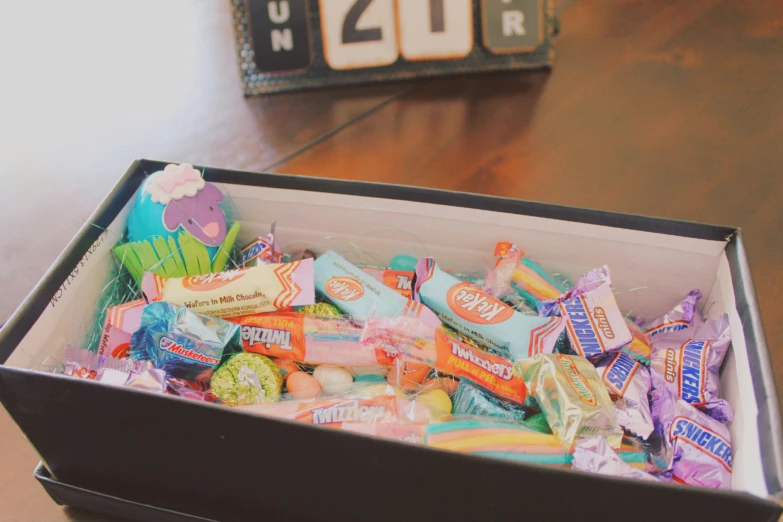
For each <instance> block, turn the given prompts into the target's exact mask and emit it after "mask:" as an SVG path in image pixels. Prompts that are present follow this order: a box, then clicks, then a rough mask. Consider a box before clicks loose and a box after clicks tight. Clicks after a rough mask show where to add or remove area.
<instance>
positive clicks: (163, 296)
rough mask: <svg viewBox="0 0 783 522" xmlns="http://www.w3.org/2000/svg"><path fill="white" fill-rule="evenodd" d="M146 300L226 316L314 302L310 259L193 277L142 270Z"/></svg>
mask: <svg viewBox="0 0 783 522" xmlns="http://www.w3.org/2000/svg"><path fill="white" fill-rule="evenodd" d="M142 291H143V292H144V295H145V296H146V298H147V300H148V301H150V302H152V301H166V302H169V303H172V304H176V305H180V306H184V307H186V308H188V309H189V310H191V311H193V312H196V313H199V314H203V315H209V316H212V317H218V318H222V319H227V318H230V317H239V316H243V315H250V314H257V313H262V312H275V311H277V310H282V309H285V308H288V307H290V306H301V305H308V304H313V303H315V287H314V284H313V261H312V259H303V260H301V261H294V262H292V263H275V264H269V265H259V266H253V267H249V268H241V269H238V270H227V271H224V272H214V273H211V274H203V275H196V276H186V277H178V278H171V279H164V278H162V277H160V276H158V275H155V274H152V273H149V272H148V273H145V274H144V280H143V281H142Z"/></svg>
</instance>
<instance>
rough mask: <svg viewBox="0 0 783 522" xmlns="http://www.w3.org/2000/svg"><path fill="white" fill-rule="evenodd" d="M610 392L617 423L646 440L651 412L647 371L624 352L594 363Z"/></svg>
mask: <svg viewBox="0 0 783 522" xmlns="http://www.w3.org/2000/svg"><path fill="white" fill-rule="evenodd" d="M596 369H597V370H598V374H599V375H600V376H601V380H603V382H604V384H605V385H606V389H607V391H608V392H609V395H610V396H611V397H612V398H614V399H615V403H614V407H615V410H616V413H617V422H618V423H619V424H620V426H622V427H623V428H625V429H626V430H628V431H630V432H631V433H633V434H634V435H636V436H638V437H641V438H642V439H645V440H647V438H648V437H649V436H650V434H651V433H652V431H653V419H652V412H651V411H650V400H649V398H648V394H649V393H650V385H651V379H650V370H648V369H647V368H646V367H644V366H643V365H642V364H641V363H639V362H637V361H635V360H633V359H632V358H631V357H630V356H628V355H627V354H625V353H623V352H619V353H616V354H614V355H610V356H607V357H605V358H604V359H602V360H601V361H599V362H598V363H597V364H596Z"/></svg>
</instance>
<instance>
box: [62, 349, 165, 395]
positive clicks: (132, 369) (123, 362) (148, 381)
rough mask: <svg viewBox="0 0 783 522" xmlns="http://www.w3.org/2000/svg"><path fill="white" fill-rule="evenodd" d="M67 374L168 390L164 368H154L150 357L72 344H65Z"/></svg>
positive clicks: (156, 390) (157, 390)
mask: <svg viewBox="0 0 783 522" xmlns="http://www.w3.org/2000/svg"><path fill="white" fill-rule="evenodd" d="M65 374H66V375H70V376H72V377H78V378H81V379H89V380H94V381H96V382H102V383H104V384H109V385H112V386H127V387H130V388H138V389H141V390H148V391H152V392H158V393H163V392H165V391H166V374H165V372H164V371H162V370H158V369H156V368H154V367H153V366H152V364H151V363H150V362H149V361H134V360H132V359H128V358H124V359H118V358H116V357H111V356H108V355H99V354H97V353H94V352H90V351H88V350H82V349H80V348H74V347H73V346H68V347H66V348H65Z"/></svg>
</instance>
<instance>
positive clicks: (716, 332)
mask: <svg viewBox="0 0 783 522" xmlns="http://www.w3.org/2000/svg"><path fill="white" fill-rule="evenodd" d="M730 344H731V330H730V329H729V319H728V316H727V315H722V316H720V317H718V318H716V319H713V320H712V321H708V322H706V323H704V324H702V325H701V326H697V327H694V328H688V329H687V330H680V331H677V332H673V333H668V334H661V335H659V336H657V337H655V338H653V353H652V358H651V362H650V369H651V371H652V378H653V388H656V389H657V388H666V389H668V390H669V391H670V392H671V393H673V394H674V395H676V396H677V397H680V398H682V399H683V400H684V401H685V402H687V403H689V404H691V405H692V406H694V407H696V408H699V409H701V410H704V411H706V412H707V413H708V414H709V415H710V416H711V417H713V418H715V419H717V420H719V421H721V422H728V421H730V420H732V418H733V412H732V410H731V406H730V405H729V403H728V402H726V401H725V400H723V399H721V398H720V375H719V372H720V366H721V364H722V363H723V358H724V357H725V356H726V352H727V351H728V349H729V345H730Z"/></svg>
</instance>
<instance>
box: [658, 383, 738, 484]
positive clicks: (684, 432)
mask: <svg viewBox="0 0 783 522" xmlns="http://www.w3.org/2000/svg"><path fill="white" fill-rule="evenodd" d="M652 399H653V410H652V411H653V417H654V418H655V432H656V439H657V440H659V442H660V444H661V445H662V454H663V459H662V460H663V461H664V462H665V467H666V468H668V469H667V472H668V473H667V475H668V474H671V475H672V476H673V477H674V478H675V479H676V480H678V481H680V482H684V483H685V484H690V485H693V486H703V487H707V488H719V489H730V488H731V466H732V460H733V454H732V449H731V435H730V433H729V429H728V428H727V427H726V426H725V425H724V424H722V423H721V422H719V421H716V420H715V419H713V418H711V417H709V416H708V415H706V414H705V413H702V412H700V411H699V410H697V409H696V408H694V407H693V406H691V405H690V404H688V403H687V402H685V401H684V400H682V399H678V398H677V397H676V396H675V395H673V394H672V393H671V392H670V391H669V390H668V389H666V388H659V389H656V390H654V391H653V394H652Z"/></svg>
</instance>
